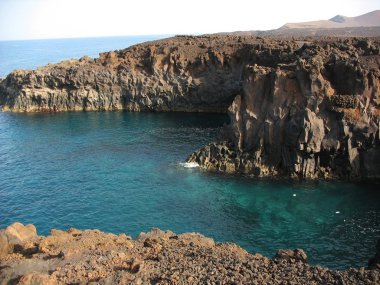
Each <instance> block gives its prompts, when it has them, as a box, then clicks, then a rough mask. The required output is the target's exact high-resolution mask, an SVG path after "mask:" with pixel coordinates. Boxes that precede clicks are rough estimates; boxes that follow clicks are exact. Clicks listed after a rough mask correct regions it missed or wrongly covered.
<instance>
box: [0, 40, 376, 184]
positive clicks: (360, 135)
mask: <svg viewBox="0 0 380 285" xmlns="http://www.w3.org/2000/svg"><path fill="white" fill-rule="evenodd" d="M379 53H380V48H379V43H377V42H376V41H370V40H357V39H350V40H335V41H319V42H315V43H311V42H296V41H279V40H277V41H276V40H269V39H262V38H255V37H249V36H246V37H244V36H227V35H224V36H223V35H219V36H217V35H212V36H200V37H191V36H179V37H174V38H170V39H165V40H160V41H155V42H148V43H145V44H140V45H136V46H133V47H131V48H128V49H125V50H120V51H115V52H109V53H103V54H101V55H100V57H99V58H97V59H90V58H82V59H80V60H72V61H65V62H62V63H60V64H55V65H48V66H45V67H42V68H39V69H37V70H31V71H30V70H29V71H25V70H18V71H14V72H13V73H11V74H10V75H8V76H7V78H6V79H4V80H3V81H2V82H1V83H0V104H1V105H3V110H11V111H18V112H20V111H27V112H28V111H72V110H121V109H125V110H129V111H197V112H227V111H228V113H229V115H230V118H231V124H230V125H229V126H227V127H226V128H225V131H224V135H223V138H224V142H223V143H220V142H219V143H216V144H212V145H209V146H206V147H205V148H204V149H202V150H200V151H198V152H196V153H194V154H193V155H191V156H190V157H189V158H188V161H190V162H197V163H198V164H200V165H201V167H203V168H205V169H208V170H216V171H222V172H229V173H244V174H249V175H256V176H266V175H290V176H293V177H307V178H318V177H339V178H350V179H356V178H379V177H380V165H379V161H380V142H379V140H380V138H379V121H380V120H379V116H380V110H379V104H380V68H379V67H380V55H379Z"/></svg>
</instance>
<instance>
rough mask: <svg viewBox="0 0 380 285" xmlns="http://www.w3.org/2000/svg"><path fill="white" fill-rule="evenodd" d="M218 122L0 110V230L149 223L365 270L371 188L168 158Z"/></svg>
mask: <svg viewBox="0 0 380 285" xmlns="http://www.w3.org/2000/svg"><path fill="white" fill-rule="evenodd" d="M226 121H227V118H226V117H225V116H223V115H207V114H181V113H178V114H157V113H154V114H152V113H126V112H113V113H112V112H109V113H107V112H105V113H98V112H93V113H82V112H81V113H58V114H12V113H0V142H1V144H0V161H1V163H0V228H3V227H5V226H7V225H9V224H10V223H12V222H15V221H21V222H23V223H33V224H35V225H36V226H37V229H38V231H39V233H40V234H47V233H48V232H49V230H50V229H51V228H59V229H67V228H69V227H76V228H81V229H84V228H98V229H100V230H103V231H109V232H113V233H121V232H126V233H128V234H131V235H132V236H136V235H137V234H138V233H139V232H141V231H148V230H149V229H150V228H152V227H159V228H161V229H170V230H173V231H175V232H177V233H181V232H189V231H196V232H200V233H202V234H204V235H207V236H210V237H213V238H214V239H216V240H217V241H231V242H235V243H238V244H239V245H241V246H242V247H243V248H245V249H246V250H248V251H251V252H260V253H262V254H264V255H267V256H269V257H271V256H273V255H274V254H275V252H276V250H277V249H279V248H303V249H305V250H306V252H307V254H308V256H309V258H310V261H311V263H312V264H320V265H323V266H329V267H332V268H347V267H350V266H365V265H366V262H367V260H368V259H369V257H371V256H372V255H373V253H374V250H375V249H374V246H375V242H376V239H377V238H379V237H380V203H379V201H380V191H378V189H376V188H377V187H378V186H379V185H372V184H368V185H365V184H353V183H338V182H319V183H306V182H304V183H292V182H287V181H265V180H253V179H248V178H238V177H233V176H223V175H218V174H210V173H205V172H203V171H201V170H199V169H186V168H184V167H182V166H181V165H180V164H179V163H180V162H183V161H184V159H185V158H186V157H187V155H188V154H190V153H191V152H192V151H194V150H196V149H197V148H199V147H201V146H203V145H204V144H206V143H208V142H210V141H212V140H213V139H215V137H216V136H217V133H218V131H219V129H220V127H221V126H222V124H223V123H224V122H226ZM294 194H295V196H294ZM337 212H338V213H337Z"/></svg>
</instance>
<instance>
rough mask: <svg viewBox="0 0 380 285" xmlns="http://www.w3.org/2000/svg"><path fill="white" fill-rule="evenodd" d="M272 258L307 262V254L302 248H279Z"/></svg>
mask: <svg viewBox="0 0 380 285" xmlns="http://www.w3.org/2000/svg"><path fill="white" fill-rule="evenodd" d="M274 259H277V260H290V261H300V262H303V263H307V255H306V253H305V252H304V251H303V250H302V249H294V250H292V249H280V250H279V251H277V253H276V255H275V257H274Z"/></svg>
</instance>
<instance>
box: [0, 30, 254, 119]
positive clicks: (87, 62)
mask: <svg viewBox="0 0 380 285" xmlns="http://www.w3.org/2000/svg"><path fill="white" fill-rule="evenodd" d="M256 44H257V40H256V38H253V37H236V36H229V37H222V38H220V37H217V36H204V37H190V36H189V37H187V36H182V37H175V38H170V39H166V40H160V41H155V42H148V43H144V44H140V45H136V46H133V47H131V48H128V49H125V50H120V51H114V52H107V53H102V54H100V57H99V58H97V59H91V58H88V57H84V58H82V59H80V60H70V61H64V62H61V63H59V64H52V65H47V66H44V67H41V68H38V69H36V70H16V71H14V72H12V73H11V74H9V75H8V76H7V78H6V79H5V80H4V81H3V82H2V83H1V84H0V104H1V105H3V110H11V111H16V112H23V111H26V112H38V111H77V110H122V109H125V110H130V111H201V112H202V111H209V112H226V110H227V107H228V106H229V105H230V104H231V102H232V100H233V98H234V97H235V96H236V94H238V93H240V90H241V74H242V71H243V68H244V66H245V64H246V63H247V62H248V61H249V60H250V58H251V52H252V47H253V46H255V45H256Z"/></svg>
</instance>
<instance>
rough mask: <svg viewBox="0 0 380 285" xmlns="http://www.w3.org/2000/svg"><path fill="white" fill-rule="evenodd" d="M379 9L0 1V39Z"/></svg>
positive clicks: (293, 1)
mask: <svg viewBox="0 0 380 285" xmlns="http://www.w3.org/2000/svg"><path fill="white" fill-rule="evenodd" d="M379 9H380V1H379V0H313V1H308V0H282V1H281V0H278V1H275V0H259V1H257V0H250V1H248V0H233V1H224V0H219V1H217V0H192V1H182V0H156V1H154V0H135V1H128V0H124V1H123V0H0V40H20V39H49V38H72V37H98V36H99V37H100V36H122V35H158V34H161V35H162V34H165V35H168V34H203V33H216V32H232V31H244V30H267V29H276V28H279V27H280V26H282V25H283V24H285V23H287V22H303V21H312V20H324V19H329V18H332V17H333V16H335V15H337V14H341V15H345V16H349V17H352V16H358V15H361V14H364V13H367V12H370V11H373V10H379Z"/></svg>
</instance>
